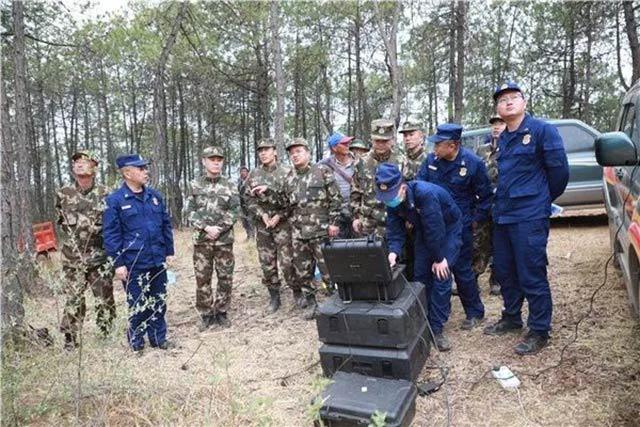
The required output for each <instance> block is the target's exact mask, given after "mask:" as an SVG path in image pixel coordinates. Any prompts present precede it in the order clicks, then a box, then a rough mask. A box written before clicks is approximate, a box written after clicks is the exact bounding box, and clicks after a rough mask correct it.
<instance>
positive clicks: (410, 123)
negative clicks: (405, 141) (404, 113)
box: [399, 118, 422, 133]
mask: <svg viewBox="0 0 640 427" xmlns="http://www.w3.org/2000/svg"><path fill="white" fill-rule="evenodd" d="M414 130H422V123H421V122H420V120H417V119H414V118H408V119H407V120H405V121H404V123H402V129H400V130H399V132H400V133H405V132H413V131H414Z"/></svg>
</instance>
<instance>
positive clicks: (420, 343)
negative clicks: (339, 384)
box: [320, 323, 431, 381]
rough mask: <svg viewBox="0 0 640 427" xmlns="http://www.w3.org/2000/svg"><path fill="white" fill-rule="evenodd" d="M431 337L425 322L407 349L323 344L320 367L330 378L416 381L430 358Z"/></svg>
mask: <svg viewBox="0 0 640 427" xmlns="http://www.w3.org/2000/svg"><path fill="white" fill-rule="evenodd" d="M430 337H431V335H430V334H429V329H428V328H427V324H426V323H425V324H424V325H423V326H422V329H421V330H420V334H419V335H418V336H416V338H415V339H414V340H413V342H412V343H411V345H409V347H407V348H405V349H397V348H379V347H363V346H349V345H334V344H323V345H322V346H321V347H320V364H321V365H322V371H323V372H324V375H325V376H328V377H330V376H331V375H333V374H334V373H336V372H338V371H344V372H356V373H359V374H363V375H369V376H372V377H379V378H395V379H405V380H410V381H413V380H415V379H416V378H417V377H418V375H419V374H420V371H421V370H422V367H423V366H424V363H425V361H426V360H427V357H428V356H429V350H430V349H431V340H430Z"/></svg>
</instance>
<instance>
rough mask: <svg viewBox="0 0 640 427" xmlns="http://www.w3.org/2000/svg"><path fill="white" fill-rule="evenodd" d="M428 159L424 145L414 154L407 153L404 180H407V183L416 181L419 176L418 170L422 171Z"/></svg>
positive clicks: (403, 173) (403, 172)
mask: <svg viewBox="0 0 640 427" xmlns="http://www.w3.org/2000/svg"><path fill="white" fill-rule="evenodd" d="M426 158H427V151H426V150H425V149H424V145H423V146H421V147H419V149H418V150H417V151H416V152H414V153H407V154H406V163H405V165H404V169H403V170H402V175H404V179H406V180H407V181H413V180H414V179H416V177H417V175H418V169H420V165H421V164H422V162H424V159H426Z"/></svg>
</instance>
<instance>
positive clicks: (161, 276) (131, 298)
mask: <svg viewBox="0 0 640 427" xmlns="http://www.w3.org/2000/svg"><path fill="white" fill-rule="evenodd" d="M123 284H124V288H125V291H126V293H127V304H128V305H129V325H128V327H127V339H128V341H129V345H130V346H131V348H132V349H133V350H139V349H141V348H143V347H144V336H145V334H146V335H148V336H149V344H150V345H151V346H152V347H157V346H158V345H160V344H162V343H164V342H165V341H166V339H167V322H166V320H165V318H164V315H165V313H166V311H167V304H166V297H167V272H166V270H165V269H164V267H162V266H159V267H153V268H147V269H137V268H134V269H133V270H131V271H130V272H129V281H128V282H126V283H125V282H123Z"/></svg>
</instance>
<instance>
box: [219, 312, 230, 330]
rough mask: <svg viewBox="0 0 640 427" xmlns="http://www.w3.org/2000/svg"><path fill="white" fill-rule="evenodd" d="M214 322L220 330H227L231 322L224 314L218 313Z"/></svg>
mask: <svg viewBox="0 0 640 427" xmlns="http://www.w3.org/2000/svg"><path fill="white" fill-rule="evenodd" d="M215 321H216V322H217V323H218V324H219V325H220V327H221V328H228V327H229V326H231V320H229V318H228V317H227V313H226V312H222V311H219V312H218V313H217V314H216V317H215Z"/></svg>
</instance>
